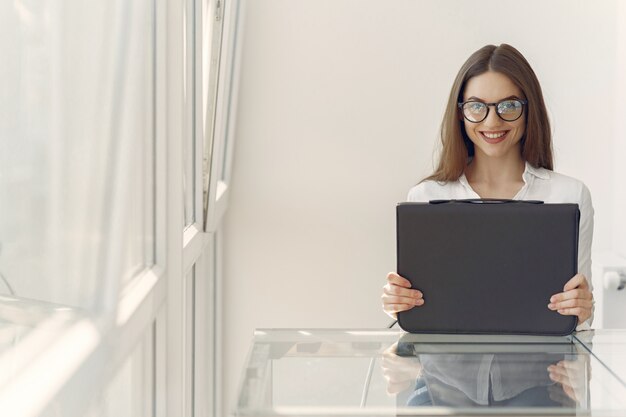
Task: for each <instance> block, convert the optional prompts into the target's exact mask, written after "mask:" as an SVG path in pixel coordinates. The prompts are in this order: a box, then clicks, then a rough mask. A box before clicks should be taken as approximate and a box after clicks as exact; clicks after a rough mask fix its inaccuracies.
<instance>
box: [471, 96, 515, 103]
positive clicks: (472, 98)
mask: <svg viewBox="0 0 626 417" xmlns="http://www.w3.org/2000/svg"><path fill="white" fill-rule="evenodd" d="M512 98H516V99H521V98H520V97H518V96H516V95H512V96H508V97H504V98H501V99H500V100H498V101H496V103H498V102H500V101H502V100H510V99H512ZM471 100H477V101H481V102H483V103H486V102H487V101H486V100H483V99H482V98H478V97H476V96H471V97H470V98H468V99H467V100H466V101H471Z"/></svg>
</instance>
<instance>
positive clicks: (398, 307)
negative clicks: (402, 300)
mask: <svg viewBox="0 0 626 417" xmlns="http://www.w3.org/2000/svg"><path fill="white" fill-rule="evenodd" d="M413 307H415V306H414V305H413V304H385V305H384V306H383V310H385V313H394V314H397V313H400V312H402V311H407V310H410V309H412V308H413Z"/></svg>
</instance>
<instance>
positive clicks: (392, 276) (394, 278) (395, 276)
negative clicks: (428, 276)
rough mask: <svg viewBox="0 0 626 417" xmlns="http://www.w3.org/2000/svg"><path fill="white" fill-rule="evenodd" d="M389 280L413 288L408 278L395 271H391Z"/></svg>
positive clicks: (388, 276)
mask: <svg viewBox="0 0 626 417" xmlns="http://www.w3.org/2000/svg"><path fill="white" fill-rule="evenodd" d="M387 281H388V282H390V283H392V284H396V285H399V286H401V287H406V288H411V282H410V281H409V280H408V279H406V278H403V277H401V276H400V275H398V274H396V273H395V272H390V273H388V274H387Z"/></svg>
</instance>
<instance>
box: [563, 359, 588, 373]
mask: <svg viewBox="0 0 626 417" xmlns="http://www.w3.org/2000/svg"><path fill="white" fill-rule="evenodd" d="M559 366H561V367H563V368H565V369H566V370H567V372H569V373H570V374H572V373H576V374H579V373H582V372H584V371H585V368H586V363H585V361H584V360H583V359H580V358H579V359H576V360H574V361H566V360H563V361H561V362H559Z"/></svg>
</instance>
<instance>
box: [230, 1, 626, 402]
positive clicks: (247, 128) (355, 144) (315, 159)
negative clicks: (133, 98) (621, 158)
mask: <svg viewBox="0 0 626 417" xmlns="http://www.w3.org/2000/svg"><path fill="white" fill-rule="evenodd" d="M507 4H508V3H507ZM617 7H618V6H617V2H616V1H603V2H583V1H575V2H574V1H571V0H559V1H551V2H544V1H540V0H534V1H525V2H522V3H518V4H516V5H515V6H514V7H513V8H509V7H506V5H505V4H504V3H502V2H499V1H491V0H487V1H483V2H481V4H480V7H476V4H475V3H473V2H469V3H468V2H462V1H451V0H449V1H441V0H428V1H426V0H422V1H409V0H405V1H390V2H380V1H374V0H300V1H297V2H295V1H290V0H253V1H249V2H248V3H247V6H246V10H245V16H246V17H245V22H244V25H243V26H244V34H243V36H244V42H243V51H242V52H243V57H242V71H241V77H242V78H241V84H240V92H239V109H238V116H237V133H236V144H235V154H234V168H233V178H232V190H231V192H232V194H231V195H230V208H229V211H228V213H227V217H226V219H225V228H224V241H225V247H224V255H225V260H224V261H225V264H224V283H225V284H224V300H223V305H224V309H225V311H224V316H225V317H226V329H225V332H224V340H223V343H224V360H225V362H224V369H225V370H224V375H225V381H224V383H225V390H224V392H225V401H226V403H225V404H226V405H227V406H231V405H232V404H234V401H235V393H236V387H237V383H238V381H239V378H240V375H241V367H242V364H243V361H244V359H245V355H246V352H247V349H248V347H249V343H250V340H251V337H252V331H253V329H254V328H260V327H303V328H304V327H381V326H385V325H386V324H388V323H389V321H390V320H389V319H388V318H387V317H386V316H385V315H384V313H382V311H381V307H380V304H381V303H380V294H381V287H382V285H383V284H384V282H385V275H386V273H387V272H388V271H390V270H394V269H395V230H394V228H395V217H394V215H395V204H396V203H397V202H398V201H401V200H403V199H404V198H405V196H406V192H407V190H408V189H409V188H410V187H411V186H412V185H413V184H415V183H416V182H417V181H418V180H419V179H421V178H422V177H423V176H425V175H426V174H428V173H429V172H430V171H431V169H432V161H433V149H434V147H435V144H436V143H437V130H438V125H439V122H440V119H441V116H442V113H443V109H444V105H445V101H446V99H447V96H448V93H449V89H450V86H451V84H452V81H453V78H454V76H455V74H456V72H457V71H458V69H459V67H460V65H461V64H462V63H463V61H464V60H465V59H466V58H467V57H468V56H469V55H470V53H472V52H473V51H474V50H476V49H478V48H480V47H482V46H484V45H485V44H488V43H495V44H499V43H503V42H505V43H510V44H512V45H513V46H515V47H516V48H518V49H519V50H520V51H521V52H522V53H523V54H524V55H525V56H526V57H527V59H528V60H529V61H530V63H531V65H532V66H533V67H534V69H535V71H536V72H537V74H538V77H539V79H540V81H541V82H542V85H543V87H544V93H545V97H546V100H547V105H548V108H549V111H550V113H551V116H552V121H553V127H554V143H555V149H556V169H557V170H558V171H560V172H563V173H566V174H569V175H572V176H575V177H577V178H579V179H581V180H583V181H584V182H585V183H586V184H587V185H588V186H589V188H590V189H591V192H592V194H593V196H594V205H595V209H596V229H595V239H594V249H595V250H596V251H606V250H609V249H610V248H611V241H612V237H613V236H612V227H611V219H612V217H613V202H612V197H611V190H612V189H613V187H614V186H616V185H615V184H614V180H613V179H612V173H613V171H612V161H613V160H614V159H613V149H614V144H615V141H616V140H617V139H616V137H617V136H616V132H615V131H616V127H617V124H615V123H613V122H612V120H613V118H614V117H615V116H617V114H615V113H614V112H612V111H611V106H610V105H606V104H605V103H615V101H616V99H615V97H614V88H615V84H616V79H617V70H616V67H615V63H616V60H617V54H616V52H615V51H616V33H617V17H616V16H617V15H616V13H615V11H616V10H617ZM622 36H623V33H622ZM622 46H623V44H622ZM620 149H622V150H623V146H622V147H621V148H620ZM625 156H626V155H625Z"/></svg>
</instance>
